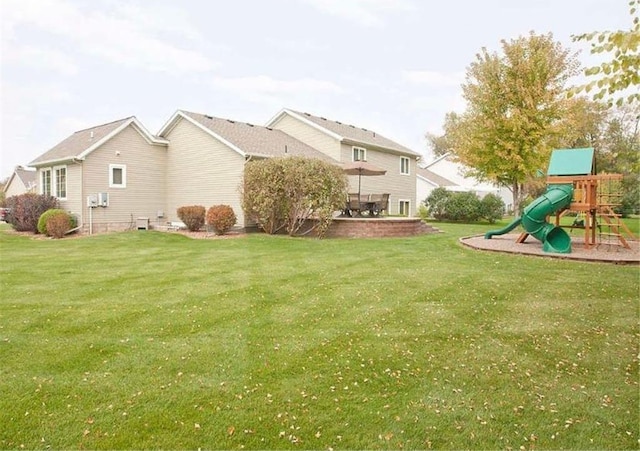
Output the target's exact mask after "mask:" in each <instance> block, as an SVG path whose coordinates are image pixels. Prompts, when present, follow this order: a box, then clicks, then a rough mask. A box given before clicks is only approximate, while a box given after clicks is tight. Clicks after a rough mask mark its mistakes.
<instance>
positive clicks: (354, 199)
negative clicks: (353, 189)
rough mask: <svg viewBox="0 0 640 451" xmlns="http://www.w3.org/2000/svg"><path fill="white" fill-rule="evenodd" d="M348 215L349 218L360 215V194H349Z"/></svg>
mask: <svg viewBox="0 0 640 451" xmlns="http://www.w3.org/2000/svg"><path fill="white" fill-rule="evenodd" d="M346 213H347V215H348V216H353V215H354V214H358V213H360V198H359V196H358V193H349V199H348V200H347V211H346Z"/></svg>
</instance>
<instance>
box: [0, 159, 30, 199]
mask: <svg viewBox="0 0 640 451" xmlns="http://www.w3.org/2000/svg"><path fill="white" fill-rule="evenodd" d="M36 188H37V184H36V171H32V170H28V169H25V168H23V167H22V166H17V167H16V169H15V170H14V171H13V174H11V177H9V180H7V183H6V184H5V185H4V188H3V191H4V195H5V198H8V197H11V196H18V195H20V194H24V193H34V192H36Z"/></svg>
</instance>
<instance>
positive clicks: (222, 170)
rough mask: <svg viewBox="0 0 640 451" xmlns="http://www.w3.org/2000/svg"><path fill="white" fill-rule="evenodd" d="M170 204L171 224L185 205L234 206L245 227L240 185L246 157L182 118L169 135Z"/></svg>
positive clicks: (168, 209)
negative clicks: (177, 212)
mask: <svg viewBox="0 0 640 451" xmlns="http://www.w3.org/2000/svg"><path fill="white" fill-rule="evenodd" d="M166 138H167V139H168V140H169V141H170V144H169V151H168V153H167V203H166V209H167V211H166V213H167V217H168V218H169V220H170V221H178V220H179V219H178V217H177V214H176V210H177V209H178V208H179V207H181V206H185V205H202V206H204V207H205V208H209V207H211V206H212V205H219V204H225V205H229V206H231V208H233V211H234V212H235V214H236V217H237V219H238V222H237V225H239V226H244V225H245V222H244V214H243V211H242V204H241V195H240V185H241V182H242V176H243V171H244V156H242V155H240V154H239V153H238V152H236V151H234V150H233V149H230V148H229V147H227V146H226V145H225V144H223V143H221V142H220V141H218V140H216V139H215V138H214V137H213V136H211V135H209V134H207V133H206V132H204V131H203V130H201V129H200V128H198V127H196V126H195V125H193V124H191V123H190V122H188V121H186V120H184V119H181V120H180V121H179V122H178V123H177V124H176V125H175V126H174V128H173V129H172V130H171V131H170V132H169V133H168V135H167V136H166Z"/></svg>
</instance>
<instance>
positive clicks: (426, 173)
mask: <svg viewBox="0 0 640 451" xmlns="http://www.w3.org/2000/svg"><path fill="white" fill-rule="evenodd" d="M417 173H418V175H420V176H422V177H424V178H426V179H427V180H430V181H432V182H433V183H435V184H436V185H438V186H458V184H457V183H455V182H452V181H451V180H449V179H447V178H444V177H442V176H441V175H438V174H436V173H435V172H432V171H430V170H429V169H424V168H420V167H419V168H418V171H417Z"/></svg>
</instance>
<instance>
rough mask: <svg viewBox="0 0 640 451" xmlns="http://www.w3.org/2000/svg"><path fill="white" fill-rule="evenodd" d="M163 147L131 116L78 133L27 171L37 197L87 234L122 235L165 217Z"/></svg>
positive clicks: (43, 156) (165, 158) (165, 147)
mask: <svg viewBox="0 0 640 451" xmlns="http://www.w3.org/2000/svg"><path fill="white" fill-rule="evenodd" d="M167 145H168V142H167V141H166V140H164V139H162V138H158V137H156V136H153V135H152V134H151V133H149V132H148V131H147V130H146V129H145V128H144V127H143V126H142V124H141V123H140V122H139V121H138V120H137V119H136V118H135V117H129V118H125V119H121V120H118V121H115V122H110V123H108V124H103V125H98V126H96V127H91V128H87V129H85V130H80V131H77V132H75V133H74V134H72V135H71V136H69V137H68V138H67V139H65V140H64V141H62V142H60V143H59V144H57V145H56V146H55V147H53V148H52V149H51V150H49V151H47V152H45V153H44V154H42V155H41V156H39V157H38V158H36V159H35V160H33V161H32V162H31V163H29V166H32V167H35V168H36V170H37V176H38V191H39V193H40V194H50V195H53V196H55V197H57V198H58V199H59V201H60V206H61V207H62V208H64V209H65V210H68V211H69V212H70V213H72V214H74V215H75V216H77V218H78V224H79V225H82V226H83V227H84V229H85V230H95V231H106V230H123V229H127V228H133V227H135V221H136V220H137V218H139V217H148V218H151V219H156V218H157V217H159V216H164V213H163V211H164V209H165V207H166V204H165V196H166V193H165V187H166V176H165V172H166V160H167ZM90 204H92V205H93V207H91V206H89V205H90Z"/></svg>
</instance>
